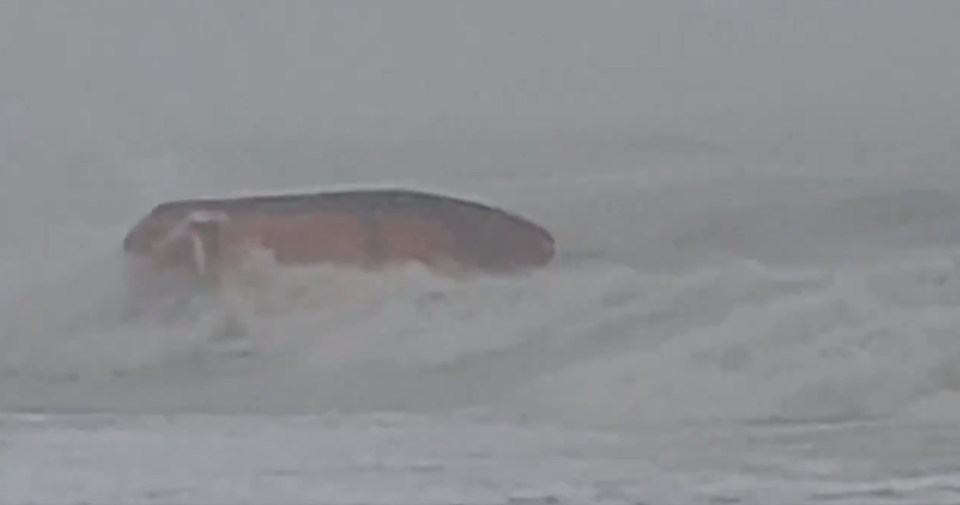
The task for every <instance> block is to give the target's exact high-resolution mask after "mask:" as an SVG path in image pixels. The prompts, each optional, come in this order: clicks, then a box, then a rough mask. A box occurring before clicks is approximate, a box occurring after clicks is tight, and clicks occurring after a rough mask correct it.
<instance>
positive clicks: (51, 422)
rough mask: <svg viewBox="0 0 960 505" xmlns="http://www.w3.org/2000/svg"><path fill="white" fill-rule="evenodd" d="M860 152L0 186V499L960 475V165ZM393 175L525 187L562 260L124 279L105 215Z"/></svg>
mask: <svg viewBox="0 0 960 505" xmlns="http://www.w3.org/2000/svg"><path fill="white" fill-rule="evenodd" d="M7 163H8V164H10V168H11V169H12V170H13V169H14V168H17V167H13V164H15V163H22V166H19V168H22V169H24V170H25V169H28V168H30V167H31V166H33V165H31V161H30V160H27V161H18V160H14V159H11V160H8V161H7ZM842 168H843V167H839V168H838V167H819V166H802V165H798V166H791V167H779V169H777V170H772V169H770V167H766V166H759V165H754V164H751V163H731V162H730V160H729V159H724V160H719V159H711V158H710V157H709V155H707V156H705V157H704V156H697V157H691V158H690V159H687V160H680V161H672V162H670V163H667V162H662V161H661V162H657V163H650V164H648V165H644V164H637V165H631V166H621V167H618V168H616V169H604V170H598V171H596V172H593V173H583V172H575V171H569V172H563V171H556V172H552V173H550V174H547V173H537V172H533V173H516V174H511V173H509V172H508V171H503V172H501V173H498V175H497V176H496V177H493V176H489V175H484V173H481V172H473V173H471V172H462V173H451V172H443V171H439V170H437V171H433V172H430V171H421V172H415V171H406V172H403V176H402V177H397V176H396V173H393V174H374V173H370V174H354V176H353V178H351V177H350V176H349V174H346V173H341V174H338V175H336V176H335V177H334V176H330V177H323V178H322V179H323V180H320V181H318V180H317V179H321V177H318V176H316V174H311V173H310V172H309V171H307V170H301V171H296V170H293V171H289V172H284V173H283V174H282V175H280V176H277V177H274V178H272V179H270V178H269V177H267V176H266V175H264V174H263V173H261V172H254V171H250V172H244V171H243V170H234V171H226V170H223V169H219V168H217V167H216V166H215V165H212V166H211V165H198V164H192V163H190V162H188V161H187V160H185V159H179V158H176V157H160V158H150V159H117V160H113V161H112V162H107V163H103V166H100V167H98V168H97V169H93V168H91V169H89V170H88V171H86V172H82V174H84V175H74V176H71V177H72V179H74V180H75V181H76V186H77V187H75V189H74V191H73V192H69V193H67V192H63V195H70V196H62V197H57V198H56V199H55V200H51V199H49V198H46V199H38V197H37V195H45V194H47V193H44V191H45V190H46V191H49V188H48V187H47V182H44V181H43V180H42V179H41V178H37V177H31V178H28V179H25V180H24V182H22V183H18V185H14V186H13V187H4V188H3V189H2V191H3V195H2V196H3V197H4V198H3V201H4V206H5V209H4V210H5V213H6V215H8V216H16V217H15V218H14V219H7V220H5V224H4V226H5V229H4V230H3V231H4V234H5V236H6V237H10V238H11V240H9V241H8V243H7V244H4V245H3V246H2V247H0V251H2V260H3V261H2V263H0V274H2V275H3V279H4V281H5V282H4V283H3V289H2V292H0V295H2V300H3V307H2V310H3V312H2V319H0V346H2V353H0V412H2V413H3V414H2V416H0V503H120V502H122V503H171V502H177V503H187V502H191V503H235V502H239V501H244V502H247V501H249V502H259V503H291V504H292V503H298V504H299V503H324V504H360V503H384V504H401V503H403V504H434V503H436V504H441V503H443V504H448V503H449V504H453V503H458V504H461V503H462V504H467V503H469V504H474V503H475V504H507V503H511V504H517V503H520V504H539V503H544V504H546V503H550V504H568V503H569V504H575V503H578V504H579V503H603V504H614V503H615V504H641V503H643V504H667V503H671V504H673V503H675V504H685V503H704V504H707V503H711V504H716V503H757V504H760V503H830V504H835V503H858V504H859V503H891V504H900V503H955V502H957V500H960V452H958V451H957V450H955V449H953V448H954V447H958V446H960V339H958V338H957V335H958V330H960V310H958V308H960V219H958V216H960V183H958V179H957V178H956V177H955V176H952V175H950V174H946V175H944V174H936V173H932V172H931V173H925V174H918V173H917V172H915V171H914V172H911V171H910V170H907V169H903V170H901V171H897V170H889V171H884V172H882V173H881V172H880V171H877V172H873V173H869V176H867V175H864V174H865V173H866V172H864V171H862V170H850V171H846V172H845V171H844V170H842ZM73 169H76V166H74V168H73ZM64 170H66V169H64ZM24 173H26V172H24ZM331 179H337V180H331ZM385 180H389V182H395V183H398V184H399V183H402V184H404V185H407V186H412V187H418V188H426V189H433V190H443V191H450V192H456V193H457V194H461V195H463V194H466V195H475V196H476V197H477V198H481V199H483V200H486V201H493V202H496V203H499V204H502V205H503V206H505V207H507V208H509V209H511V210H514V211H517V212H519V213H521V214H524V215H526V216H528V217H530V218H532V219H534V220H535V221H538V222H541V223H542V224H544V225H545V226H546V227H547V228H549V229H550V230H552V231H553V233H554V234H555V236H556V238H557V242H558V250H559V257H558V260H557V262H556V263H555V264H554V265H552V266H551V267H549V268H547V269H544V270H541V271H537V272H532V273H529V274H527V275H523V276H518V277H513V278H499V277H498V278H471V279H459V278H447V277H442V276H439V275H435V274H432V273H430V272H428V271H426V270H424V269H421V268H417V267H416V266H411V267H409V268H405V269H402V270H398V271H395V272H389V273H383V274H371V273H363V272H355V271H338V270H335V269H326V268H317V269H309V270H297V271H280V270H278V269H276V268H274V267H272V265H270V264H269V262H265V263H264V264H257V265H251V266H250V268H249V270H247V271H245V272H243V273H242V274H240V275H237V276H236V278H234V279H232V281H231V283H230V284H229V286H228V289H227V290H225V292H224V293H223V295H222V296H220V297H210V296H204V295H198V296H194V297H187V296H172V297H169V298H165V299H159V300H153V301H152V302H151V303H150V304H146V305H142V306H141V305H137V303H136V302H137V301H136V300H131V297H130V296H129V293H128V292H127V291H126V290H125V289H124V286H125V285H124V282H123V280H124V270H123V268H122V261H121V260H122V258H121V255H120V253H119V241H120V239H121V237H122V235H123V233H124V232H125V231H126V229H127V227H129V226H130V225H131V224H132V223H133V222H135V221H136V219H138V218H139V217H140V215H142V213H144V212H146V211H147V210H148V209H149V207H150V206H152V205H153V204H155V203H156V202H157V201H159V200H162V199H165V198H172V197H177V196H190V195H192V194H195V193H204V194H209V193H217V192H229V191H237V190H244V191H257V190H260V189H263V190H269V189H271V188H272V187H284V188H289V187H291V186H294V187H295V186H297V185H299V184H305V185H309V186H316V185H317V184H318V182H319V183H321V184H325V183H328V182H329V183H354V184H361V185H362V184H363V183H365V182H369V183H371V184H374V183H375V184H377V185H383V184H384V183H385V182H384V181H385ZM61 181H62V180H61ZM45 188H47V189H45ZM134 306H136V308H137V309H138V310H136V311H134V310H132V307H134Z"/></svg>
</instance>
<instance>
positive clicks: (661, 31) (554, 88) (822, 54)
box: [0, 0, 960, 145]
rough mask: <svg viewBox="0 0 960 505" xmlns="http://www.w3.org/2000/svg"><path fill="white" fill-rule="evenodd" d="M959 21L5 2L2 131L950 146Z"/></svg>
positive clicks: (739, 10) (903, 11) (810, 13)
mask: <svg viewBox="0 0 960 505" xmlns="http://www.w3.org/2000/svg"><path fill="white" fill-rule="evenodd" d="M958 19H960V2H952V1H946V0H944V1H939V2H938V1H923V2H918V1H896V2H881V1H876V0H871V1H866V0H865V1H804V2H777V1H754V2H747V1H725V2H645V1H619V2H613V1H608V2H602V1H567V2H560V1H538V2H534V1H505V0H504V1H498V0H493V1H485V2H481V1H433V2H420V1H415V0H403V1H383V2H373V1H369V2H358V1H351V2H347V1H343V2H322V1H300V2H283V1H273V2H243V1H220V2H215V1H192V0H191V1H187V0H181V1H163V2H158V1H131V0H125V1H117V2H106V1H96V2H94V1H89V2H59V1H41V0H21V1H7V2H3V3H0V69H2V73H3V78H2V79H0V132H2V133H3V134H4V135H5V136H6V137H7V139H8V140H10V139H29V138H31V137H32V136H35V135H36V134H37V132H38V131H39V132H42V135H43V136H44V138H46V139H60V140H61V141H62V142H66V143H72V142H79V143H85V142H97V143H105V144H108V145H109V144H112V143H116V144H121V145H122V144H124V143H142V142H149V141H157V139H167V140H171V139H172V140H176V139H180V140H184V139H194V138H203V139H208V140H211V141H218V140H219V141H236V140H243V139H246V138H251V139H252V138H257V137H261V136H267V137H273V138H281V139H282V138H284V137H292V138H313V137H324V138H342V137H360V138H363V137H368V136H374V137H382V136H396V137H416V136H421V135H422V136H435V135H440V134H450V133H453V134H457V133H461V134H466V133H468V132H471V131H474V130H477V129H479V130H485V131H490V130H492V131H518V130H541V129H545V128H553V129H563V130H570V129H581V130H584V129H586V130H589V129H598V128H622V127H628V128H635V129H637V130H638V131H652V132H668V133H676V134H684V135H691V136H696V137H699V138H703V139H707V140H715V141H719V142H726V141H771V140H773V141H779V140H790V139H795V140H801V141H829V140H835V139H847V140H854V141H860V140H892V141H898V142H913V141H916V140H918V139H924V140H925V141H930V142H935V143H945V142H951V141H954V140H955V139H957V138H958V136H957V133H956V132H957V131H958V128H960V99H958V93H960V65H957V63H956V55H957V54H958V49H960V31H958V30H957V29H956V22H957V20H958ZM151 139H152V140H151Z"/></svg>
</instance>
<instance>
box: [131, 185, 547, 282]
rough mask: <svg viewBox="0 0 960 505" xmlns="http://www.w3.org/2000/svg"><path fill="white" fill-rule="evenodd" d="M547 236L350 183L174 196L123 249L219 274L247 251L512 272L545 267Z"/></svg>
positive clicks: (511, 220) (448, 200) (518, 222)
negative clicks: (327, 188)
mask: <svg viewBox="0 0 960 505" xmlns="http://www.w3.org/2000/svg"><path fill="white" fill-rule="evenodd" d="M554 248H555V243H554V238H553V237H552V236H551V234H550V233H549V232H548V231H547V230H546V229H544V228H543V227H541V226H540V225H537V224H535V223H533V222H531V221H529V220H527V219H525V218H523V217H520V216H518V215H515V214H512V213H510V212H508V211H506V210H503V209H499V208H496V207H494V206H491V205H487V204H482V203H479V202H475V201H469V200H465V199H461V198H456V197H452V196H445V195H441V194H434V193H428V192H424V191H416V190H409V189H352V190H339V191H321V192H312V193H295V194H268V195H252V196H250V195H248V196H234V197H225V198H209V199H191V200H176V201H170V202H165V203H161V204H159V205H157V206H156V207H154V208H153V209H152V210H151V211H150V212H149V213H148V214H147V215H146V216H145V217H143V218H142V219H141V220H140V221H139V222H138V223H137V224H136V225H135V226H134V227H133V228H132V229H131V230H130V231H129V232H128V234H127V235H126V236H125V238H124V240H123V249H124V252H125V253H126V254H127V255H128V256H129V257H132V258H136V259H138V260H141V261H145V262H146V263H148V264H149V265H150V266H151V267H152V268H155V269H160V270H169V269H175V270H180V271H189V272H190V273H191V274H195V275H199V276H217V275H218V274H219V272H221V271H222V270H223V268H224V267H225V266H228V265H230V264H231V263H232V262H235V261H238V260H240V259H242V258H243V256H244V254H245V253H247V252H249V251H250V250H251V249H258V250H261V251H262V250H265V251H268V252H269V253H270V254H271V255H272V256H273V261H274V262H275V264H276V265H278V266H291V265H292V266H305V265H307V266H308V265H322V264H328V265H341V266H348V267H356V268H363V269H381V268H385V267H389V266H391V265H401V264H408V263H411V262H414V263H419V264H423V265H425V266H427V267H430V268H433V267H436V268H437V269H442V270H450V269H454V270H455V271H466V272H481V273H483V272H488V273H511V272H518V271H522V270H529V269H533V268H538V267H543V266H546V265H547V264H549V263H550V262H551V260H552V259H553V257H554V254H555V251H554Z"/></svg>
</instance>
